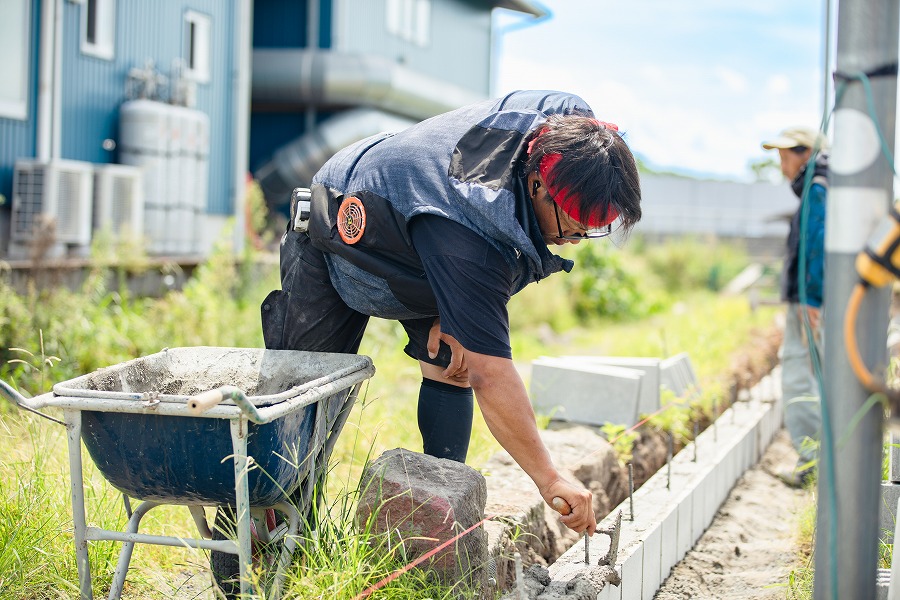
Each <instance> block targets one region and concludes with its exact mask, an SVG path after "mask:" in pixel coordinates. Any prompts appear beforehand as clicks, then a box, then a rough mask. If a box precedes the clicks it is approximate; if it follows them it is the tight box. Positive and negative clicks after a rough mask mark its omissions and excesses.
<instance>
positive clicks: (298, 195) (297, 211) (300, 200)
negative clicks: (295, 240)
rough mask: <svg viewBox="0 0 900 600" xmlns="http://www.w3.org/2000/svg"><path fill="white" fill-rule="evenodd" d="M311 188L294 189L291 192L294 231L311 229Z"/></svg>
mask: <svg viewBox="0 0 900 600" xmlns="http://www.w3.org/2000/svg"><path fill="white" fill-rule="evenodd" d="M309 199H310V192H309V188H300V187H298V188H294V191H293V192H291V223H292V226H293V229H294V231H299V232H305V231H306V230H307V229H309V214H310V213H309V207H310V204H309Z"/></svg>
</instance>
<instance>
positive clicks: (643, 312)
mask: <svg viewBox="0 0 900 600" xmlns="http://www.w3.org/2000/svg"><path fill="white" fill-rule="evenodd" d="M579 247H580V248H581V249H580V250H579V249H567V251H569V252H576V254H575V255H574V257H575V259H576V261H577V262H579V264H580V265H582V267H583V268H584V269H585V272H583V273H581V274H580V275H579V276H578V278H576V279H574V280H572V281H568V280H567V279H566V277H565V276H555V277H553V278H550V279H548V280H546V281H542V282H540V283H539V284H537V285H533V286H529V287H528V288H526V290H524V291H523V292H522V293H521V294H519V295H517V296H516V297H515V298H513V300H512V302H511V303H510V314H511V324H512V330H513V336H512V346H513V353H514V356H515V357H516V361H517V364H519V365H520V366H522V367H524V368H526V370H527V366H528V364H529V363H530V361H531V360H533V359H535V358H537V357H539V356H541V355H559V354H612V355H627V356H657V357H664V356H671V355H674V354H676V353H678V352H688V353H689V354H690V357H691V362H692V364H693V366H694V367H695V369H696V371H697V374H698V377H699V379H700V382H701V386H703V387H704V389H705V391H706V397H707V398H709V397H713V396H715V395H716V394H720V393H721V389H720V384H719V382H718V378H719V377H721V374H722V373H723V372H724V371H727V369H728V368H729V361H730V360H731V356H732V355H733V354H734V353H735V352H736V351H737V350H738V349H740V348H741V347H742V346H743V345H745V344H746V343H747V342H748V340H749V339H750V338H751V336H752V335H753V332H754V331H758V330H760V329H764V328H768V327H770V326H771V325H772V320H773V316H774V314H775V311H776V310H777V309H771V308H770V309H762V310H758V311H756V312H752V311H751V310H750V307H749V305H748V303H747V302H746V300H744V299H741V298H723V297H720V296H717V295H715V294H714V293H713V292H712V291H711V290H709V289H706V287H705V286H699V287H700V289H692V290H690V291H685V290H682V291H681V292H679V295H678V297H677V301H676V300H675V296H673V295H672V294H671V293H670V292H669V291H666V290H665V289H664V286H663V285H662V284H661V283H660V281H659V279H658V278H657V277H656V276H654V274H653V273H652V271H651V270H650V269H648V267H647V264H648V261H647V259H646V258H645V257H643V256H641V255H640V254H639V253H638V254H634V255H630V254H627V252H626V251H625V250H617V249H612V250H598V249H589V250H585V249H584V248H585V247H587V248H590V247H589V246H588V245H586V244H581V245H579ZM643 251H644V252H647V250H646V248H645V249H644V250H643ZM577 252H582V253H585V252H589V253H590V254H587V255H584V256H582V255H579V254H577ZM244 258H245V260H244V261H243V262H240V261H236V260H235V259H234V257H232V256H231V255H230V253H229V252H228V251H227V249H224V250H223V251H221V252H217V253H215V254H214V255H213V256H212V257H211V259H210V260H209V262H208V263H206V264H204V265H203V266H202V267H201V268H199V269H198V271H197V273H195V276H194V278H193V279H192V280H191V281H190V282H189V283H188V285H187V286H186V287H185V289H184V290H183V291H179V292H170V293H169V294H166V295H165V296H163V297H162V298H159V299H148V298H135V297H132V296H130V295H129V294H128V292H127V289H126V288H125V287H124V286H122V285H121V284H120V282H121V273H116V272H113V271H110V270H109V269H101V268H98V269H97V270H96V271H94V272H93V273H92V274H91V277H89V278H88V280H87V282H86V283H85V285H84V287H83V288H82V289H81V290H79V291H78V292H76V293H72V292H66V291H64V290H54V291H53V293H42V292H37V291H31V292H30V293H28V294H24V295H19V294H16V293H14V292H13V291H12V290H11V289H10V288H9V287H8V286H6V285H5V284H4V283H3V282H2V281H0V340H2V341H0V377H3V378H4V379H5V380H6V381H14V382H16V383H17V385H18V386H19V388H20V389H22V390H23V391H27V392H30V393H32V394H36V393H39V392H44V391H46V390H47V389H48V388H49V385H50V384H51V383H52V382H56V381H62V380H66V379H70V378H72V377H74V376H76V375H79V374H82V373H87V372H91V371H94V370H96V369H98V368H100V367H103V366H108V365H112V364H117V363H119V362H123V361H124V360H128V359H130V358H133V357H136V356H142V355H146V354H150V353H153V352H156V351H158V350H160V349H161V348H163V347H177V346H192V345H221V346H247V347H261V346H262V336H261V332H260V330H259V304H260V302H261V300H262V298H263V297H264V296H265V295H266V294H267V293H268V292H269V290H271V289H272V288H274V287H277V286H278V283H277V270H278V269H277V266H276V265H275V264H274V263H271V262H269V263H265V262H261V261H260V260H259V257H256V256H246V257H244ZM707 260H708V259H707V258H706V257H704V261H707ZM698 269H699V272H703V268H702V267H699V268H698ZM623 272H628V273H630V275H629V279H628V280H627V281H626V280H624V279H623V280H622V282H621V285H620V286H619V287H618V288H617V287H616V285H617V284H616V282H617V281H618V280H617V279H615V278H613V280H612V281H606V282H605V286H606V287H605V288H604V289H605V290H607V291H606V292H605V293H604V294H602V295H601V296H603V297H598V296H595V295H592V293H588V292H590V288H591V287H592V284H591V282H594V283H597V282H598V281H599V280H600V279H602V278H603V277H606V276H608V275H609V274H610V273H612V274H614V275H616V276H617V277H623V276H622V273H623ZM592 278H593V279H592ZM573 282H574V283H573ZM586 290H587V291H586ZM609 294H614V295H616V297H617V298H619V300H617V302H614V303H610V302H607V300H608V298H606V296H607V295H609ZM622 298H626V299H632V300H633V301H634V305H633V306H626V305H625V304H627V302H626V303H622V302H621V299H622ZM576 301H577V307H578V308H577V310H578V311H580V313H579V314H580V315H581V316H578V317H576V316H574V315H575V314H576V310H575V308H574V307H575V306H576V305H575V304H573V303H574V302H576ZM592 307H593V308H592ZM604 307H606V308H604ZM726 331H727V332H728V333H727V335H723V332H726ZM404 337H405V336H404V334H403V331H402V328H401V327H399V325H398V324H396V323H394V322H388V321H382V320H377V319H373V320H372V322H371V324H370V326H369V329H368V331H367V333H366V336H365V338H364V341H363V346H362V348H361V350H360V351H361V353H364V354H367V355H369V356H371V357H372V359H373V361H374V363H375V365H376V368H377V373H376V375H375V376H374V377H373V378H372V379H371V380H370V381H369V382H368V384H367V386H365V388H364V392H363V394H362V395H361V398H360V401H359V402H357V404H356V406H355V407H354V409H353V412H352V413H351V416H350V419H349V420H348V422H347V425H346V426H345V428H344V431H343V433H342V435H341V436H340V438H339V440H338V443H337V445H336V447H335V450H334V454H333V456H332V459H333V460H332V463H333V464H332V470H331V474H330V477H329V480H328V485H327V493H326V497H327V498H328V506H329V507H330V508H329V518H327V519H326V518H324V516H323V519H322V524H321V525H320V527H319V533H318V534H317V536H318V537H317V538H316V539H315V540H311V541H310V543H309V545H308V547H307V550H306V551H305V552H304V554H303V556H302V560H300V561H299V562H298V563H297V565H296V566H295V567H294V569H293V570H292V572H291V574H290V577H289V579H288V584H287V585H288V589H289V591H290V594H292V595H293V596H294V597H300V598H306V597H309V598H315V597H330V598H352V597H353V596H354V595H355V594H357V593H359V592H361V591H363V590H364V589H366V588H367V587H368V586H370V585H373V584H375V583H377V582H378V581H380V580H381V579H383V578H384V577H385V576H387V575H388V574H390V573H391V572H393V570H394V569H396V568H397V567H398V566H400V565H402V564H405V559H406V557H405V556H403V555H402V550H400V549H394V551H393V552H387V553H385V552H375V551H374V548H376V547H379V546H382V547H383V544H382V541H381V540H379V539H378V538H377V536H373V535H371V534H367V533H365V532H362V533H360V532H358V531H356V530H355V529H354V528H353V527H352V514H353V507H354V502H355V498H356V485H357V482H358V480H359V475H360V473H361V471H362V468H363V466H364V465H365V463H366V460H367V459H368V458H370V457H375V456H378V455H380V454H381V453H382V452H384V451H385V450H389V449H392V448H397V447H404V448H409V449H411V450H415V451H421V438H420V437H419V433H418V429H417V426H416V402H415V399H416V397H417V394H418V387H419V382H420V380H421V374H420V372H419V369H418V366H417V364H416V363H415V361H413V360H411V359H409V358H408V357H407V356H406V355H405V354H404V353H403V351H402V348H403V345H404V342H405V339H404ZM12 348H21V349H23V350H25V351H27V352H23V351H22V350H19V351H16V350H12ZM28 353H31V355H30V356H29V355H28ZM50 356H53V357H58V358H59V360H50V361H49V364H48V362H47V357H50ZM16 360H22V361H24V362H15V361H16ZM11 361H12V362H11ZM527 383H528V382H527V381H526V384H527ZM706 402H707V404H709V401H708V400H707V401H706ZM692 410H698V408H697V406H696V405H693V406H691V405H686V406H685V407H684V411H692ZM685 418H687V417H685V416H684V413H683V412H679V413H672V414H669V415H665V416H660V418H659V420H658V421H657V422H656V423H655V426H657V427H659V428H675V427H677V426H678V424H679V423H681V424H682V425H683V424H684V423H685V422H686V421H684V419H685ZM542 420H546V419H542ZM0 423H2V426H3V427H2V430H0V434H2V435H0V447H2V448H3V449H4V451H3V453H2V458H0V597H2V598H15V599H19V598H21V599H31V598H35V599H36V598H74V597H77V591H76V587H77V574H76V569H75V564H74V563H75V561H74V550H73V547H72V538H71V518H70V516H69V515H70V514H71V508H70V500H69V491H68V460H67V451H66V443H65V435H64V432H63V428H62V427H60V426H58V425H55V424H51V423H47V422H45V421H43V420H40V419H38V418H36V417H34V416H31V415H17V414H15V413H11V412H9V411H8V410H7V409H0ZM497 450H499V445H498V444H497V443H496V441H495V440H494V439H493V437H492V436H491V435H490V433H489V431H488V430H487V427H486V425H485V424H484V421H483V419H482V418H481V416H480V413H478V410H477V408H476V416H475V422H474V428H473V435H472V441H471V444H470V451H469V461H468V462H469V464H470V465H471V466H475V467H478V466H480V465H481V464H483V463H484V462H485V461H487V459H488V458H489V457H490V456H491V455H492V454H493V453H495V452H496V451H497ZM623 450H625V449H624V448H623ZM85 457H86V459H85V465H86V481H87V488H88V491H87V493H88V505H89V516H88V520H89V522H90V523H91V524H93V525H98V526H101V527H106V528H109V529H122V528H124V524H125V513H124V509H123V508H122V503H121V497H120V495H119V494H118V493H117V492H116V491H115V490H114V489H113V488H112V487H111V486H110V485H109V484H108V483H106V481H105V480H104V479H103V478H102V477H101V476H100V475H99V473H98V472H97V471H96V469H94V468H93V465H92V463H91V461H90V460H89V458H87V454H86V453H85ZM142 531H147V532H152V533H157V534H162V535H177V536H189V537H195V536H196V531H195V528H194V524H193V521H192V520H191V518H190V516H189V514H188V511H187V510H186V509H184V508H181V507H161V508H159V509H154V510H153V511H151V512H150V513H149V514H148V516H147V517H146V518H145V520H144V523H143V524H142ZM90 548H91V559H92V562H93V570H94V588H95V594H96V595H98V596H104V595H105V593H106V591H107V590H108V586H109V583H110V580H111V577H112V570H113V568H114V566H115V561H116V559H117V554H118V549H119V544H115V543H91V544H90ZM206 561H207V558H206V555H205V553H203V552H199V551H190V550H182V549H173V548H165V547H158V546H147V545H140V544H139V545H137V547H136V549H135V552H134V557H133V559H132V569H131V570H130V571H129V575H128V581H127V586H128V587H127V590H128V593H129V597H131V598H148V599H149V598H155V597H158V596H159V594H160V591H159V590H160V586H163V585H165V584H168V585H170V586H172V587H177V586H179V585H180V582H182V581H183V580H184V576H183V575H182V572H183V571H185V570H193V571H196V570H197V567H198V566H202V565H204V564H205V563H206ZM460 594H461V595H462V596H463V597H465V595H466V594H467V592H465V591H464V590H461V589H452V588H449V587H445V586H439V585H436V584H434V583H433V582H431V581H429V580H428V579H427V577H425V576H424V575H423V573H422V571H418V570H414V571H412V572H410V573H406V574H404V575H403V576H402V577H399V578H398V579H397V580H395V581H394V582H392V583H390V584H389V585H388V586H387V587H385V588H384V589H383V590H380V591H379V594H378V597H379V598H382V597H383V598H412V597H415V598H435V599H438V598H451V597H454V598H455V597H458V595H460Z"/></svg>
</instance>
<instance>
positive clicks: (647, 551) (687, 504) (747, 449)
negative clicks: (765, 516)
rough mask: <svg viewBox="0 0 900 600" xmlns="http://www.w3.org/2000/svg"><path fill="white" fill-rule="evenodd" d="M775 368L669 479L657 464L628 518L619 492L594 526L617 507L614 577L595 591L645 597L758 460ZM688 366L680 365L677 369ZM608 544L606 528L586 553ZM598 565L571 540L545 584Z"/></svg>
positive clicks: (774, 396) (773, 416) (777, 410)
mask: <svg viewBox="0 0 900 600" xmlns="http://www.w3.org/2000/svg"><path fill="white" fill-rule="evenodd" d="M678 360H679V361H683V360H684V359H683V358H680V359H678ZM673 364H677V363H675V362H674V361H673ZM682 365H683V363H682ZM672 368H676V369H677V368H678V367H672ZM681 369H684V367H683V366H682V367H681ZM777 371H778V370H777V369H776V371H775V372H773V374H771V375H770V376H768V377H767V378H766V379H764V380H763V381H762V382H761V383H760V384H759V385H758V386H756V387H755V388H754V389H753V390H751V391H750V394H749V399H748V400H747V401H746V402H742V403H739V404H736V405H735V406H733V407H731V408H729V409H728V410H726V411H725V412H724V413H722V414H721V415H720V417H719V419H718V420H717V421H716V424H714V425H712V426H711V427H709V428H708V429H706V430H705V431H704V432H703V433H701V434H700V435H699V436H698V437H697V439H696V440H695V441H694V442H693V443H691V444H689V445H688V446H687V447H686V448H684V449H683V450H682V451H681V452H679V453H678V454H677V455H676V456H675V457H674V458H673V459H672V462H671V479H670V478H669V475H668V471H669V470H668V469H667V468H666V467H663V468H662V469H660V470H659V471H658V472H657V473H656V474H655V475H654V476H653V477H651V478H650V479H649V480H648V481H647V482H646V483H644V485H643V486H641V488H640V489H639V490H638V491H637V492H635V494H634V497H633V503H634V520H630V517H631V511H630V503H629V501H628V500H627V499H626V500H625V501H624V502H622V503H621V504H620V505H619V506H618V507H616V508H615V509H614V510H613V511H612V513H611V515H610V516H609V517H607V518H606V519H604V520H603V521H602V522H601V523H600V527H601V528H603V527H609V526H610V525H611V523H612V521H613V518H614V517H613V516H612V515H615V513H616V512H617V511H619V510H621V511H622V512H623V520H622V526H621V531H620V539H619V548H618V557H617V560H616V562H615V565H613V567H614V569H615V571H616V574H617V575H618V576H619V577H620V578H621V584H620V585H618V586H615V585H611V584H607V585H605V586H603V587H602V588H600V589H597V590H596V593H597V596H596V597H597V598H598V599H600V598H602V599H615V600H637V599H650V598H652V597H653V595H654V594H655V593H656V591H657V589H658V588H659V586H660V584H661V583H662V582H663V581H664V580H665V579H666V578H667V577H668V575H669V572H670V571H671V569H672V567H673V566H674V565H675V564H677V563H678V562H679V561H680V560H681V559H682V558H683V557H684V555H685V554H686V553H687V552H688V551H689V550H690V549H691V548H692V547H693V546H694V544H695V543H696V541H697V539H698V538H699V537H700V536H701V535H702V534H703V532H704V531H705V530H706V528H707V527H708V526H709V524H710V523H711V522H712V520H713V518H714V517H715V514H716V512H717V511H718V509H719V507H720V506H721V504H722V503H723V502H724V500H725V499H726V498H727V496H728V493H729V492H730V491H731V488H732V487H733V486H734V484H735V483H736V482H737V480H738V479H739V478H740V476H741V475H742V474H743V473H744V471H746V470H747V469H748V468H750V466H752V465H753V464H755V463H756V462H757V461H758V460H759V458H760V457H761V455H762V452H763V450H764V449H765V448H766V447H767V446H768V444H769V443H770V442H771V440H772V437H773V436H774V434H775V433H776V432H777V431H778V429H779V428H780V427H781V422H782V406H781V398H780V394H779V393H778V391H779V386H778V385H777V384H776V383H775V382H776V381H777V380H778V377H779V373H778V372H777ZM689 372H690V371H688V370H686V369H684V370H682V371H681V373H682V375H683V376H684V374H685V373H689ZM687 377H689V375H687ZM695 450H696V453H695ZM695 456H696V459H695ZM608 549H609V538H608V537H607V536H605V535H594V536H593V537H592V538H591V540H590V555H591V557H600V556H603V555H605V554H606V552H607V550H608ZM594 560H596V559H594ZM599 568H601V567H598V566H596V565H585V564H584V545H583V544H582V543H580V542H579V543H576V544H574V545H573V546H572V547H571V548H570V549H569V550H568V551H566V552H565V553H564V554H563V555H562V556H561V557H560V558H559V559H557V561H556V562H555V563H554V564H552V565H551V566H550V567H549V574H550V578H551V583H550V584H549V585H548V588H547V589H551V588H552V589H558V590H564V589H566V587H567V586H569V587H573V586H572V582H574V581H576V580H577V581H583V580H590V579H591V577H592V575H593V572H594V571H596V570H597V569H599ZM510 597H514V596H510ZM538 597H539V596H538ZM561 597H569V596H561Z"/></svg>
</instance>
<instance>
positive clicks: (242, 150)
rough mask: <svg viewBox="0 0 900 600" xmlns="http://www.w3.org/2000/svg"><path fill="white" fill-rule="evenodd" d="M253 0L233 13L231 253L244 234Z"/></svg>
mask: <svg viewBox="0 0 900 600" xmlns="http://www.w3.org/2000/svg"><path fill="white" fill-rule="evenodd" d="M252 4H253V0H240V4H239V7H238V14H237V22H236V23H235V27H236V28H237V33H238V35H237V44H235V48H234V62H235V69H234V78H233V80H232V87H233V92H234V119H235V128H234V163H233V164H234V175H233V176H234V179H233V180H232V181H233V183H232V185H234V191H233V202H234V220H235V228H234V234H233V239H232V241H233V244H234V252H235V254H239V253H240V252H242V251H243V249H244V239H245V235H244V234H245V233H246V223H245V210H244V202H245V196H246V192H247V165H248V163H249V158H248V156H249V151H248V148H249V141H248V140H249V139H250V60H251V55H252V52H253V8H252Z"/></svg>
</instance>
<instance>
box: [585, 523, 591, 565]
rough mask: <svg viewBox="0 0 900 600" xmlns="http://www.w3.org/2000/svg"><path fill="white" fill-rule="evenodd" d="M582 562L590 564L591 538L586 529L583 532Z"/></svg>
mask: <svg viewBox="0 0 900 600" xmlns="http://www.w3.org/2000/svg"><path fill="white" fill-rule="evenodd" d="M584 564H586V565H589V564H591V538H590V537H588V533H587V531H585V532H584Z"/></svg>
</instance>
